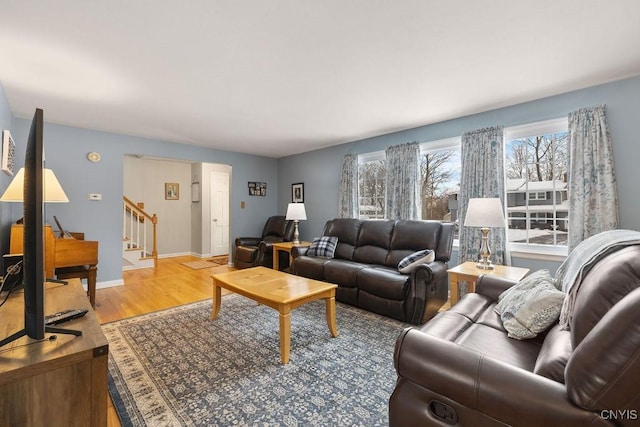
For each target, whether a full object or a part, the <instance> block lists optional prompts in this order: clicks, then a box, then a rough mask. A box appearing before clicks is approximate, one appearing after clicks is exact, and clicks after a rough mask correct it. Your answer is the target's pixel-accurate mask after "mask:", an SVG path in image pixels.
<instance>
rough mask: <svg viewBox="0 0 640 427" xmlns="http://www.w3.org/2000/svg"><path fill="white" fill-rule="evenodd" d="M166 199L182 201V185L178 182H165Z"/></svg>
mask: <svg viewBox="0 0 640 427" xmlns="http://www.w3.org/2000/svg"><path fill="white" fill-rule="evenodd" d="M164 199H165V200H180V184H178V183H177V182H165V183H164Z"/></svg>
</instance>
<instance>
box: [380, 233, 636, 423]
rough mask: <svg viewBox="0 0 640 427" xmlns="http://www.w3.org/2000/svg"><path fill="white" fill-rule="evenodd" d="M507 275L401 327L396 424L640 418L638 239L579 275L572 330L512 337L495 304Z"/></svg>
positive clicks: (486, 280)
mask: <svg viewBox="0 0 640 427" xmlns="http://www.w3.org/2000/svg"><path fill="white" fill-rule="evenodd" d="M511 285H513V282H509V281H507V280H505V279H499V278H496V277H495V276H490V275H484V276H481V278H480V279H479V281H478V285H477V289H476V293H469V294H467V295H465V296H464V298H462V299H461V300H460V302H459V303H458V304H456V305H455V306H453V307H452V308H451V309H450V310H448V311H446V312H442V313H440V314H438V315H437V316H436V317H434V318H433V319H432V320H431V321H430V322H428V323H426V324H425V325H423V326H422V327H420V328H413V329H405V330H404V331H403V332H402V333H401V334H400V336H399V338H398V340H397V342H396V348H395V353H394V363H395V368H396V371H397V373H398V381H397V383H396V386H395V390H394V391H393V394H392V395H391V398H390V399H389V422H390V425H391V426H414V425H415V426H418V425H419V426H448V425H457V426H505V425H511V426H522V427H528V426H586V425H589V426H614V425H615V426H638V425H640V385H639V381H640V245H634V246H628V247H625V248H623V249H619V250H617V251H615V252H613V253H610V254H608V255H606V256H604V257H603V258H602V259H601V260H599V261H598V262H597V263H596V264H595V265H594V266H593V267H592V268H591V270H590V271H589V272H588V273H587V274H586V275H585V276H584V277H583V278H582V280H581V282H580V288H579V292H578V293H577V296H576V299H575V305H574V311H573V317H572V319H571V320H570V323H569V325H570V330H569V331H567V330H561V328H560V325H558V324H555V325H554V326H552V327H551V328H550V329H549V330H547V331H546V334H543V335H542V336H541V335H538V336H537V337H536V338H533V339H530V340H521V341H520V340H515V339H511V338H508V337H507V333H506V331H505V330H504V328H503V325H502V321H501V319H500V316H499V315H497V314H496V313H495V312H494V310H493V309H494V307H495V305H496V301H497V299H498V296H499V295H500V293H501V292H502V291H503V290H504V289H506V288H507V287H509V286H511ZM576 285H577V284H574V286H576Z"/></svg>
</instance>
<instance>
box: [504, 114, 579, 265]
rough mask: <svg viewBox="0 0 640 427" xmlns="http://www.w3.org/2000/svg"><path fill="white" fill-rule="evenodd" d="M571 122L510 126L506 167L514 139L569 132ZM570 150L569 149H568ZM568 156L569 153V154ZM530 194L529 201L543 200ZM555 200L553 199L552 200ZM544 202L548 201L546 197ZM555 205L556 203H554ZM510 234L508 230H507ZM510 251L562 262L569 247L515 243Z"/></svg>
mask: <svg viewBox="0 0 640 427" xmlns="http://www.w3.org/2000/svg"><path fill="white" fill-rule="evenodd" d="M568 131H569V121H568V119H567V117H561V118H556V119H551V120H543V121H538V122H533V123H526V124H523V125H518V126H510V127H505V128H504V147H505V153H504V156H505V166H506V147H507V143H508V142H509V141H511V140H514V139H519V138H525V137H531V136H535V135H545V134H552V133H558V132H568ZM567 149H568V147H567ZM567 154H568V153H567ZM505 182H506V167H505ZM529 195H530V193H529V192H527V198H528V200H542V199H529ZM553 199H555V198H552V200H553ZM504 200H505V212H506V211H507V210H506V209H507V206H506V203H507V197H506V188H505V198H504ZM544 200H547V198H546V197H545V199H544ZM554 204H555V203H554ZM507 233H508V230H507ZM509 250H510V252H511V254H512V255H514V256H517V257H519V258H530V259H540V260H545V261H562V260H563V259H564V258H565V257H566V256H567V255H568V252H569V250H568V247H567V246H561V245H556V246H551V245H541V244H536V243H513V242H509Z"/></svg>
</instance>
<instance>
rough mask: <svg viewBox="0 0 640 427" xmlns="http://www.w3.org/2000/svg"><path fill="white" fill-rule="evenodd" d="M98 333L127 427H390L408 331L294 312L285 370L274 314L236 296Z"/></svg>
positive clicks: (343, 308) (396, 325) (318, 311)
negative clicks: (400, 348)
mask: <svg viewBox="0 0 640 427" xmlns="http://www.w3.org/2000/svg"><path fill="white" fill-rule="evenodd" d="M210 316H211V300H207V301H202V302H198V303H194V304H189V305H185V306H181V307H177V308H172V309H168V310H164V311H160V312H156V313H151V314H147V315H143V316H138V317H134V318H130V319H125V320H121V321H117V322H113V323H109V324H105V325H103V326H102V328H103V330H104V333H105V335H106V336H107V339H108V340H109V391H110V393H111V395H112V397H113V401H114V406H115V408H116V411H117V412H118V414H119V416H120V418H121V421H122V425H123V426H228V425H263V426H358V425H360V426H384V425H388V414H387V411H388V401H389V396H390V395H391V392H392V391H393V387H394V385H395V381H396V373H395V370H394V367H393V348H394V344H395V341H396V338H397V337H398V335H399V333H400V332H401V331H402V329H403V328H404V327H406V326H408V325H407V324H404V323H401V322H397V321H394V320H392V319H388V318H386V317H382V316H378V315H375V314H372V313H369V312H366V311H362V310H360V309H357V308H355V307H351V306H348V305H344V304H340V303H337V307H336V321H337V325H338V333H339V335H338V337H336V338H332V337H331V334H330V333H329V328H328V327H327V323H326V319H325V304H324V302H322V301H314V302H311V303H308V304H305V305H303V306H301V307H298V308H297V309H295V310H294V311H293V312H292V313H291V352H290V359H289V363H288V364H287V365H282V364H281V363H280V344H279V323H278V313H277V311H275V310H273V309H271V308H268V307H266V306H262V305H257V304H256V303H255V302H254V301H251V300H249V299H246V298H244V297H241V296H239V295H235V294H232V295H228V296H225V297H224V298H223V299H222V307H221V309H220V313H219V314H218V317H217V318H216V319H214V320H212V319H211V318H210Z"/></svg>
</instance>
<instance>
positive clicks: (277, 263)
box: [273, 246, 280, 271]
mask: <svg viewBox="0 0 640 427" xmlns="http://www.w3.org/2000/svg"><path fill="white" fill-rule="evenodd" d="M273 269H274V270H275V271H279V270H280V258H279V257H278V248H276V247H275V246H274V247H273Z"/></svg>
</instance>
